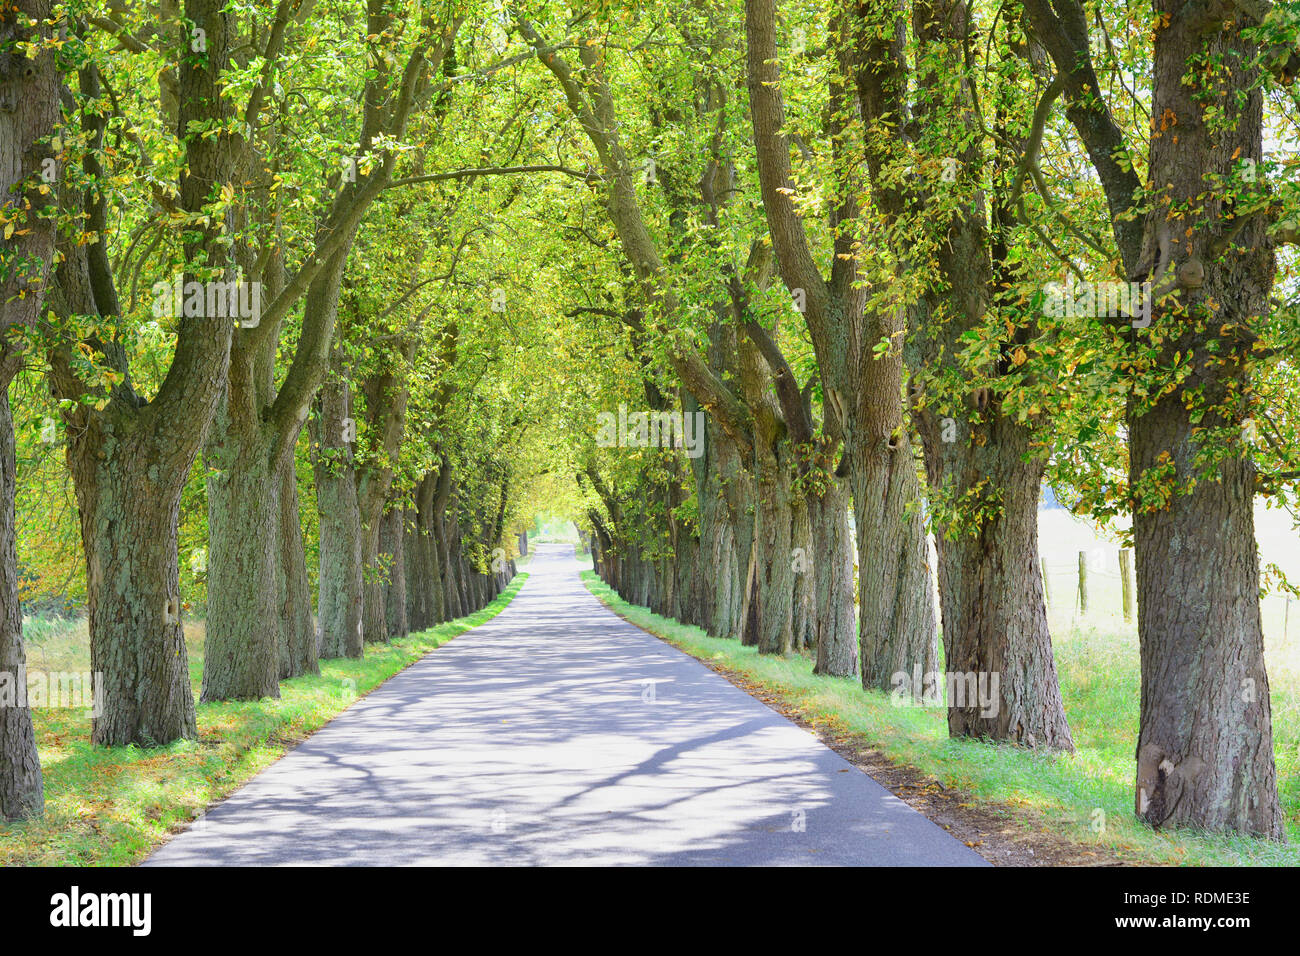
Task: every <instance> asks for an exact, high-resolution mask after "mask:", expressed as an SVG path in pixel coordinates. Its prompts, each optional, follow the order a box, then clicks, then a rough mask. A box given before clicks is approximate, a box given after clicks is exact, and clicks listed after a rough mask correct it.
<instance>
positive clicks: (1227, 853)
mask: <svg viewBox="0 0 1300 956" xmlns="http://www.w3.org/2000/svg"><path fill="white" fill-rule="evenodd" d="M582 579H583V582H584V583H585V584H586V586H587V588H588V590H590V591H591V592H592V594H594V595H595V596H596V597H597V598H599V599H600V600H601V601H602V602H604V604H605V605H606V606H608V607H609V608H610V609H611V610H613V611H614V612H615V613H617V614H619V615H620V616H621V617H623V618H625V619H627V620H628V621H630V622H631V623H633V624H635V625H637V626H638V627H640V628H642V629H644V630H646V631H648V632H650V633H651V634H654V635H655V636H657V637H659V638H660V639H662V640H664V641H666V642H668V643H669V644H672V645H673V646H674V647H677V648H679V649H680V650H683V651H685V652H686V653H687V654H690V655H691V656H692V657H696V658H698V659H700V660H702V661H704V662H706V663H710V664H714V665H719V666H720V667H721V668H722V669H723V670H725V671H728V672H731V673H734V674H738V675H741V676H742V677H743V678H744V680H745V684H743V685H742V686H744V687H745V689H746V690H748V691H750V693H756V692H757V693H756V696H757V695H758V694H766V695H770V696H772V697H774V698H775V699H776V700H777V701H779V702H780V703H781V704H782V705H784V707H785V708H787V709H788V710H789V711H791V712H792V713H795V714H797V715H799V717H800V718H802V719H804V720H806V721H807V722H808V723H810V724H812V725H813V726H816V727H818V728H819V729H825V730H829V731H831V732H832V733H834V734H835V735H836V736H837V737H841V736H849V737H852V738H854V739H855V740H856V743H857V744H858V745H860V746H863V747H868V748H871V749H874V750H877V751H879V752H880V753H882V754H883V755H885V756H886V757H887V758H889V760H891V761H893V762H895V763H897V764H902V765H905V766H906V767H910V768H913V769H915V770H916V771H918V772H919V773H920V774H922V775H924V776H926V777H930V778H933V779H934V780H937V781H939V782H940V783H941V784H942V786H943V787H946V788H948V789H955V790H959V791H962V792H963V793H965V794H968V795H970V796H971V797H973V798H976V799H978V800H979V801H981V802H985V801H987V802H990V803H995V804H998V805H999V808H1000V809H1001V810H1003V811H1005V813H1003V816H1004V817H1005V818H1006V819H1007V820H1008V821H1010V823H1011V825H1013V826H1018V827H1021V828H1026V829H1029V830H1033V831H1036V832H1037V833H1038V834H1042V835H1043V837H1044V839H1047V838H1049V837H1050V838H1052V839H1056V840H1059V839H1060V838H1062V837H1063V838H1065V839H1066V840H1069V841H1071V842H1073V843H1076V844H1078V845H1080V846H1082V847H1086V848H1092V849H1093V850H1094V851H1095V852H1096V853H1097V855H1098V857H1102V858H1108V859H1111V860H1117V861H1122V862H1125V863H1133V864H1147V865H1171V864H1172V865H1218V866H1234V865H1267V866H1295V865H1297V864H1300V847H1297V846H1296V843H1297V841H1300V821H1298V819H1297V817H1298V816H1300V806H1297V803H1300V800H1298V799H1297V794H1296V781H1295V771H1296V759H1295V754H1294V752H1293V751H1294V747H1293V746H1292V745H1293V743H1294V741H1293V740H1292V739H1291V738H1292V737H1293V735H1294V733H1295V728H1294V727H1291V726H1290V724H1289V723H1287V724H1280V723H1279V722H1278V720H1277V718H1278V715H1279V713H1281V714H1283V715H1289V714H1291V713H1292V712H1293V711H1294V707H1293V706H1292V705H1293V704H1294V688H1288V689H1285V690H1284V689H1280V688H1278V687H1275V688H1274V690H1275V694H1274V702H1273V703H1274V719H1275V747H1276V750H1277V753H1278V778H1279V784H1280V788H1281V791H1282V801H1283V810H1284V811H1285V813H1286V815H1287V821H1288V827H1287V828H1288V838H1289V839H1290V841H1291V842H1290V844H1289V845H1282V844H1276V843H1273V842H1271V841H1267V840H1259V839H1254V838H1251V837H1241V836H1224V835H1220V834H1211V833H1206V832H1203V831H1198V830H1192V829H1182V830H1176V831H1169V830H1162V831H1154V830H1152V829H1150V828H1149V827H1147V826H1145V825H1144V824H1142V823H1140V822H1139V821H1138V820H1137V818H1136V817H1135V816H1134V814H1133V810H1132V806H1133V797H1132V785H1133V772H1134V771H1133V752H1134V741H1135V739H1136V736H1137V688H1138V687H1139V686H1140V684H1139V683H1138V681H1137V677H1136V666H1137V664H1136V654H1135V653H1134V654H1132V655H1130V654H1128V652H1127V650H1126V648H1127V642H1126V640H1125V635H1116V634H1109V633H1099V632H1098V631H1097V630H1096V629H1094V628H1088V629H1084V630H1081V631H1076V632H1072V633H1071V634H1068V635H1066V636H1065V637H1064V638H1062V639H1060V640H1058V645H1057V653H1058V666H1059V669H1060V678H1061V693H1062V696H1063V697H1064V699H1065V707H1066V714H1067V716H1068V717H1069V719H1070V726H1071V729H1072V731H1073V733H1074V738H1075V742H1076V745H1077V746H1078V751H1077V753H1075V754H1073V755H1067V754H1040V753H1035V752H1033V751H1030V750H1026V749H1025V748H1021V747H1014V746H1010V745H1001V744H990V743H982V742H978V741H969V740H952V739H950V738H949V737H948V734H947V723H946V719H945V713H944V711H943V710H942V709H931V708H926V707H900V706H896V705H895V704H894V702H893V699H892V698H891V696H890V695H889V694H886V693H884V692H881V691H867V690H864V689H863V687H862V685H861V683H860V682H859V681H858V680H857V679H855V678H832V677H818V676H816V675H814V674H813V673H812V661H811V660H810V659H809V658H807V657H804V656H800V655H790V656H787V657H774V656H770V655H760V654H759V653H758V652H757V650H756V649H755V648H753V647H743V646H741V645H740V644H739V643H738V642H736V641H734V640H726V639H723V638H715V637H710V636H709V635H708V634H707V633H705V632H704V631H703V630H701V629H700V628H698V627H693V626H690V625H686V624H682V623H681V622H679V621H676V620H673V619H671V618H665V617H661V616H660V615H658V614H655V613H654V612H652V611H650V610H649V609H648V608H644V607H640V606H637V605H633V604H629V603H628V602H626V601H624V600H623V599H622V598H620V597H619V596H618V594H617V593H615V592H614V590H613V589H612V588H610V587H609V586H608V585H607V584H605V582H604V581H602V580H601V579H600V578H599V577H597V576H596V574H595V573H593V572H591V571H584V572H582ZM1278 683H1279V684H1280V683H1281V682H1278ZM746 685H748V686H746ZM1027 836H1030V838H1031V839H1032V836H1033V835H1032V834H1028V835H1027Z"/></svg>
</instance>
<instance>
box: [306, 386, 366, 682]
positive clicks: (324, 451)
mask: <svg viewBox="0 0 1300 956" xmlns="http://www.w3.org/2000/svg"><path fill="white" fill-rule="evenodd" d="M316 411H317V413H316V415H315V416H314V417H313V420H312V431H313V435H312V438H313V441H312V447H313V450H314V451H313V465H314V469H315V474H316V507H317V510H318V511H319V512H320V596H319V599H318V602H319V618H320V632H321V646H320V656H321V657H322V658H334V657H361V656H362V654H363V653H364V642H363V640H362V631H361V601H362V564H361V512H360V510H359V508H358V506H357V486H356V482H355V481H354V480H353V477H352V446H351V444H350V440H348V441H345V440H344V434H343V432H344V420H345V419H347V420H351V414H350V412H351V400H350V397H349V394H348V387H347V384H346V383H345V382H340V381H337V380H336V381H330V382H328V383H326V384H325V386H324V387H322V388H321V390H320V393H319V394H318V396H317V399H316ZM350 434H351V432H350V431H349V435H350Z"/></svg>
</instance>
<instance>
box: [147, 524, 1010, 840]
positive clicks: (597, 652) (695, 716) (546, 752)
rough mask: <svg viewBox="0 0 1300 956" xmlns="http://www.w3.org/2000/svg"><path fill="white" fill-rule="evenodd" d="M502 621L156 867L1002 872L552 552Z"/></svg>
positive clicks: (282, 768)
mask: <svg viewBox="0 0 1300 956" xmlns="http://www.w3.org/2000/svg"><path fill="white" fill-rule="evenodd" d="M527 570H528V571H529V574H530V576H529V578H528V581H527V583H526V584H525V586H524V588H523V589H522V590H521V591H520V593H519V594H518V595H517V596H516V597H515V599H514V601H513V602H512V603H511V604H510V606H509V607H508V608H506V610H505V611H503V612H502V613H501V614H500V615H498V616H497V617H495V618H493V619H492V620H491V621H489V622H488V623H487V624H484V625H483V626H481V627H479V628H476V629H475V630H473V631H469V632H467V633H465V634H462V635H461V636H459V637H457V638H456V639H455V640H453V641H451V642H450V643H449V644H447V645H445V646H443V647H441V648H439V649H438V650H436V651H434V652H432V653H431V654H429V655H428V656H427V657H425V658H424V659H423V660H421V661H419V662H418V663H416V664H415V665H413V666H411V667H410V668H408V669H407V670H405V671H403V672H402V673H400V674H398V675H397V676H395V677H393V678H392V679H391V680H389V681H388V682H387V683H385V684H383V685H382V686H381V687H379V688H377V689H376V690H374V691H373V692H371V693H370V694H368V695H367V696H366V697H364V698H361V699H360V700H358V701H357V702H356V703H355V704H353V705H352V706H351V707H350V708H349V709H348V710H347V711H345V712H344V713H343V714H341V715H340V716H339V717H338V718H336V719H335V720H333V721H332V722H330V723H329V724H328V725H326V726H325V727H324V728H322V729H321V730H320V731H318V732H317V733H316V734H315V735H313V736H312V737H310V738H309V739H308V740H306V741H305V742H303V743H302V744H301V745H300V746H299V747H298V748H296V749H295V750H293V751H292V752H290V753H289V754H287V755H286V756H285V757H284V758H283V759H281V760H280V761H279V762H277V763H275V764H274V765H272V766H271V767H269V768H267V769H266V770H265V771H263V772H262V773H261V774H259V775H258V776H257V777H255V778H254V779H253V780H251V781H250V782H249V783H248V784H247V785H245V786H244V787H243V788H242V789H240V790H239V791H237V792H236V793H234V794H233V795H231V797H230V798H229V799H228V800H226V801H224V802H223V803H221V804H219V805H217V806H216V807H214V808H212V809H211V810H210V811H209V812H208V813H207V815H206V816H204V817H203V818H202V819H201V820H200V821H198V822H197V824H196V825H195V826H192V827H191V828H190V829H189V830H187V831H185V832H184V833H181V834H179V835H178V836H177V837H175V838H174V839H173V840H171V841H170V842H169V843H167V844H166V845H165V846H163V847H161V848H160V849H159V850H157V851H156V852H155V853H154V854H153V855H152V856H151V857H150V858H149V859H148V860H147V861H146V864H145V865H154V866H163V865H171V866H176V865H182V866H185V865H259V866H266V865H282V864H305V865H413V864H451V865H491V866H507V865H576V864H596V865H611V864H626V865H638V864H640V865H703V864H720V865H785V864H793V865H810V864H814V865H815V864H822V865H837V864H838V865H844V864H849V865H864V864H865V865H882V866H883V865H927V866H929V865H933V866H968V865H974V866H980V865H987V864H986V863H985V861H984V860H983V859H982V858H981V857H980V856H978V855H977V854H976V853H975V852H973V851H972V850H970V849H968V848H967V847H966V846H965V845H964V844H962V843H961V842H959V841H958V840H956V839H954V838H953V837H951V836H949V835H948V834H947V833H946V832H944V831H943V830H942V829H941V828H939V827H937V826H935V825H934V824H933V823H931V822H930V821H929V820H927V819H926V818H925V817H923V816H921V815H920V814H919V813H917V812H916V811H914V810H912V809H911V808H910V807H908V806H907V805H906V804H904V803H903V802H902V801H900V800H898V799H897V798H895V797H894V796H892V795H891V794H890V793H889V792H888V791H886V790H885V789H884V788H883V787H881V786H880V785H879V784H877V783H876V782H875V781H874V780H872V779H871V777H869V776H867V775H866V774H864V773H862V772H861V771H859V770H857V769H856V768H855V767H853V766H852V765H851V764H849V763H848V762H847V761H845V760H844V759H843V758H842V757H840V756H839V755H838V754H836V753H834V752H833V751H831V750H830V749H828V748H827V747H825V746H823V745H822V744H821V743H820V742H819V741H818V740H817V739H816V738H815V737H814V736H813V735H812V734H810V733H809V732H808V731H806V730H803V729H801V728H800V727H798V726H796V725H795V724H793V723H791V722H790V721H788V720H786V719H785V718H784V717H782V716H781V715H780V714H778V713H776V712H775V711H773V710H771V709H770V708H769V707H767V706H766V705H765V704H763V703H761V702H760V701H758V700H755V699H754V698H753V697H750V696H749V695H748V694H746V693H745V692H744V691H741V690H739V689H738V688H736V687H734V686H732V685H731V684H730V683H728V682H727V681H726V680H724V679H723V678H721V677H719V676H718V675H716V674H714V673H713V672H712V671H711V670H709V669H708V668H707V667H705V666H704V665H702V664H700V663H699V662H698V661H696V660H694V659H693V658H691V657H688V656H687V655H685V654H683V653H681V652H680V651H677V650H675V649H674V648H672V647H670V646H668V645H667V644H664V643H663V642H662V641H659V640H658V639H656V638H654V637H652V636H650V635H649V634H646V633H645V632H644V631H642V630H640V629H639V628H636V627H634V626H632V625H631V624H628V623H626V622H625V621H623V620H622V619H621V618H619V617H618V616H617V615H615V614H613V613H611V612H610V611H608V610H607V609H606V608H605V607H604V606H603V605H602V604H601V603H600V602H599V601H597V600H596V599H595V598H594V597H592V596H591V594H590V593H589V592H588V591H587V590H586V588H585V587H583V585H582V583H581V581H580V580H579V579H578V569H577V564H576V562H575V561H574V559H573V554H572V550H571V549H569V548H567V547H563V546H558V545H552V546H546V545H542V546H539V547H538V549H537V554H536V556H535V557H534V559H533V562H532V565H531V566H530V567H529V568H528V569H527Z"/></svg>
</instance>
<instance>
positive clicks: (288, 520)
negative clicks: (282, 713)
mask: <svg viewBox="0 0 1300 956" xmlns="http://www.w3.org/2000/svg"><path fill="white" fill-rule="evenodd" d="M279 481H280V526H279V532H280V535H279V543H280V571H279V575H278V578H279V585H280V632H281V640H280V647H281V651H280V678H281V680H288V679H290V678H292V677H301V676H302V675H303V674H319V673H320V664H319V663H318V661H317V657H316V653H317V647H316V621H315V619H314V618H313V616H312V612H311V583H310V582H309V581H308V579H307V554H306V551H305V550H304V549H303V541H302V517H301V514H300V511H299V508H300V504H299V498H298V475H297V470H296V468H295V467H294V461H293V456H292V455H290V456H289V459H288V460H287V461H286V462H285V464H284V467H283V468H282V469H281V471H280V478H279Z"/></svg>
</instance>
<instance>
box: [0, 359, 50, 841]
mask: <svg viewBox="0 0 1300 956" xmlns="http://www.w3.org/2000/svg"><path fill="white" fill-rule="evenodd" d="M5 358H6V362H5V363H4V365H5V366H7V367H4V368H2V369H0V821H5V820H18V819H21V818H23V817H28V816H40V815H41V814H42V812H44V808H45V790H44V786H43V783H42V779H41V762H40V758H39V757H38V756H37V753H36V734H35V732H34V730H33V728H32V712H31V709H30V708H28V707H27V705H26V694H27V663H26V658H25V656H24V653H23V612H22V607H21V606H20V605H19V603H18V555H17V552H16V547H15V538H14V472H15V467H16V464H17V462H16V459H15V453H14V452H15V444H14V420H13V414H12V412H11V410H10V408H9V381H10V379H11V378H12V375H13V368H14V367H16V365H17V363H16V362H13V363H10V362H9V361H7V360H8V356H7V355H6V356H5ZM20 703H21V706H20Z"/></svg>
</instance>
